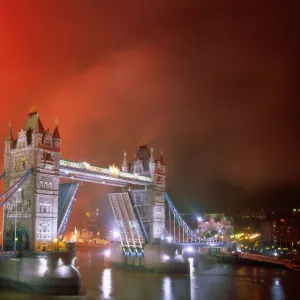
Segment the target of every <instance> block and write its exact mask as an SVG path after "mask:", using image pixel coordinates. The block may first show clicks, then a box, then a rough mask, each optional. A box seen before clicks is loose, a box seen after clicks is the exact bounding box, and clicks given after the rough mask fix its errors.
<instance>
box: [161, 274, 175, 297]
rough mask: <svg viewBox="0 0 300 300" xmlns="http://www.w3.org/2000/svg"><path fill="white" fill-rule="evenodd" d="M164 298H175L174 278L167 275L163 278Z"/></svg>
mask: <svg viewBox="0 0 300 300" xmlns="http://www.w3.org/2000/svg"><path fill="white" fill-rule="evenodd" d="M162 290H163V299H164V300H172V299H174V296H173V293H172V280H171V278H170V277H165V278H164V279H163V285H162Z"/></svg>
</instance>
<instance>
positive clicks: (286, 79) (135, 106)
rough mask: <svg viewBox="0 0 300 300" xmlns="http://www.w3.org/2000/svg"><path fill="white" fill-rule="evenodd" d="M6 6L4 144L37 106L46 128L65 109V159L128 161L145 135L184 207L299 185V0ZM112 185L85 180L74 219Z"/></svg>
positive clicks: (0, 39)
mask: <svg viewBox="0 0 300 300" xmlns="http://www.w3.org/2000/svg"><path fill="white" fill-rule="evenodd" d="M3 2H4V1H1V6H0V79H1V80H0V99H1V111H0V117H1V124H2V126H1V128H0V138H1V139H2V140H4V138H5V135H6V132H7V123H8V122H9V121H12V126H13V127H12V128H13V132H14V136H16V133H17V131H19V130H20V128H21V127H22V126H23V124H24V122H25V120H26V118H27V114H28V112H29V108H30V106H31V105H32V103H33V102H35V104H36V105H37V107H38V110H39V113H40V116H41V120H42V122H43V124H44V126H45V127H47V128H48V127H50V128H51V129H53V128H54V120H55V118H56V117H58V118H59V120H60V123H59V126H60V132H61V136H62V138H63V144H62V156H63V157H64V158H67V159H73V160H77V161H88V162H90V163H92V164H96V165H99V166H103V167H108V165H109V164H112V163H115V164H117V165H119V166H120V165H121V163H122V157H123V151H124V150H127V152H128V157H129V158H131V157H133V153H134V152H135V151H136V149H137V147H138V145H139V141H140V140H141V139H142V138H145V139H146V140H147V141H148V143H149V144H150V145H153V146H154V149H155V150H154V151H155V154H156V156H158V155H159V153H160V150H161V149H162V150H163V151H164V155H165V161H166V163H167V165H168V174H169V176H168V186H169V192H170V194H171V197H172V199H173V201H174V202H175V203H176V205H177V206H179V207H180V208H182V209H188V207H189V208H190V209H192V210H195V211H204V210H206V211H210V210H220V209H225V208H226V207H229V206H232V205H233V206H235V205H236V206H238V205H239V203H244V202H241V201H245V200H243V199H245V197H246V198H247V197H248V196H249V193H250V194H251V197H254V196H253V194H255V193H258V194H263V193H264V192H262V193H260V192H258V190H260V189H263V190H264V191H265V189H269V187H272V188H273V187H276V189H278V188H280V189H281V187H282V188H283V189H286V188H288V190H289V191H290V189H291V188H292V189H294V188H296V189H297V188H298V187H299V183H300V160H299V153H300V143H299V134H300V125H299V121H298V118H299V110H297V106H296V102H297V101H298V100H299V92H298V89H297V83H298V82H296V78H297V74H296V72H298V62H299V61H298V60H297V59H298V56H299V48H298V39H299V38H298V34H299V21H297V20H296V16H297V11H298V10H297V7H296V1H294V3H295V5H293V2H292V1H290V2H288V1H287V2H284V3H282V4H281V6H277V4H276V3H277V2H276V1H264V3H265V5H264V6H261V5H258V3H261V2H260V1H258V2H257V3H255V1H238V0H236V1H208V0H205V1H197V3H198V4H193V2H191V1H157V0H152V1H141V0H139V1H122V0H119V1H79V0H70V1H65V0H63V1H61V0H60V1H6V3H5V4H4V3H3ZM241 2H243V3H244V4H242V3H241ZM246 2H249V3H248V4H245V3H246ZM278 2H279V1H278ZM180 3H181V4H180ZM268 3H270V5H267V4H268ZM1 165H2V161H1ZM107 190H108V188H105V187H100V186H96V185H91V184H90V185H89V184H84V185H83V186H82V188H81V190H80V193H79V195H78V197H77V203H76V205H75V208H74V213H73V215H72V222H71V224H74V223H76V222H75V219H76V218H77V217H79V216H81V215H82V211H83V210H84V209H85V207H86V206H88V205H91V206H95V205H98V206H100V207H101V205H102V204H103V203H104V202H107V201H108V200H107V196H106V195H105V192H106V191H107ZM275 194H276V195H278V193H275ZM292 194H293V193H292ZM246 195H248V196H246ZM282 195H283V196H282V197H285V196H284V195H285V194H284V192H283V193H282ZM249 197H250V196H249ZM268 197H269V196H268ZM268 197H267V198H268ZM287 197H288V196H287ZM298 199H299V198H298ZM266 201H267V200H266ZM268 201H269V200H268ZM298 201H299V200H298ZM262 203H263V202H262Z"/></svg>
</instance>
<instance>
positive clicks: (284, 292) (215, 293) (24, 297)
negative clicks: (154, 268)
mask: <svg viewBox="0 0 300 300" xmlns="http://www.w3.org/2000/svg"><path fill="white" fill-rule="evenodd" d="M102 252H103V249H97V248H96V249H80V250H77V256H76V266H77V267H79V271H80V273H81V275H82V287H83V295H80V296H44V295H36V294H28V293H27V294H26V293H22V292H17V291H13V290H0V300H43V299H45V300H75V299H78V300H90V299H91V300H92V299H109V300H148V299H149V300H156V299H163V300H172V299H176V300H177V299H182V300H188V299H191V300H196V299H197V300H198V299H206V300H210V299H218V300H222V299H230V300H232V299H243V300H244V299H245V300H246V299H264V300H267V299H274V300H279V299H300V294H299V287H300V272H295V271H290V270H284V269H276V268H267V267H255V266H254V267H253V266H242V265H233V264H227V263H217V262H216V261H215V260H213V259H207V260H205V261H201V262H199V264H198V266H197V267H196V268H192V270H191V274H190V276H188V275H164V274H155V273H143V272H140V271H127V270H126V271H123V270H117V269H106V268H104V266H103V254H102Z"/></svg>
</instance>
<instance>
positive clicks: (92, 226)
mask: <svg viewBox="0 0 300 300" xmlns="http://www.w3.org/2000/svg"><path fill="white" fill-rule="evenodd" d="M84 221H85V227H86V229H87V230H88V231H91V232H92V233H93V234H94V235H96V234H97V233H98V232H99V231H101V215H100V211H99V208H96V209H95V210H93V211H92V210H89V211H87V212H86V213H85V217H84Z"/></svg>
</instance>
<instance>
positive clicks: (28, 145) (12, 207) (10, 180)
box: [3, 108, 61, 249]
mask: <svg viewBox="0 0 300 300" xmlns="http://www.w3.org/2000/svg"><path fill="white" fill-rule="evenodd" d="M60 144H61V138H60V134H59V130H58V122H57V121H56V126H55V129H54V131H53V133H52V132H51V131H50V130H49V129H47V130H45V129H44V126H43V124H42V122H41V120H40V117H39V114H38V112H37V110H36V109H35V108H32V109H31V111H30V113H29V116H28V119H27V121H26V124H25V126H24V127H23V129H21V131H20V132H19V133H18V136H17V138H15V139H14V138H13V135H12V130H11V125H9V130H8V134H7V136H6V140H5V149H4V171H5V178H4V179H5V190H6V191H7V190H8V189H9V188H10V187H11V186H12V185H13V184H14V183H15V182H16V181H17V180H18V179H19V178H20V177H21V176H23V175H24V174H25V173H26V172H28V171H29V172H30V170H32V173H31V175H30V176H29V177H28V178H27V180H26V181H25V182H24V184H23V185H22V186H21V187H20V188H18V190H17V191H16V192H15V193H14V194H13V196H12V197H11V198H10V200H9V201H8V202H7V203H6V204H5V205H4V230H3V232H4V235H5V239H4V245H5V247H6V248H7V249H12V248H13V246H12V245H13V244H15V240H16V243H17V248H23V249H38V248H41V247H44V248H45V249H48V248H50V247H51V242H52V241H53V239H55V238H56V236H57V217H58V188H59V166H60V164H59V162H60ZM4 201H5V200H4ZM15 234H16V236H15ZM20 244H21V245H20ZM14 246H15V245H14Z"/></svg>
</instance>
